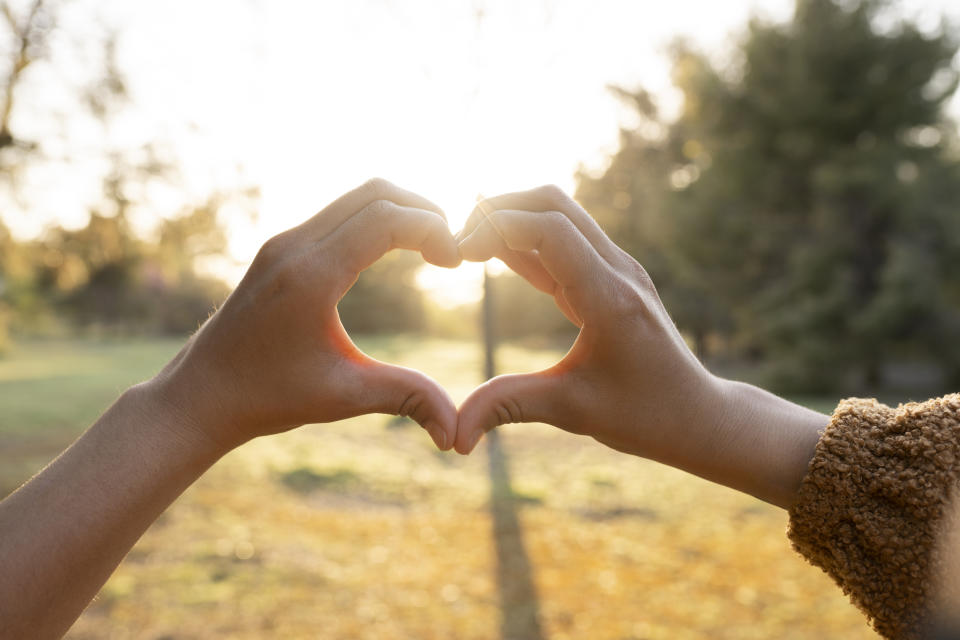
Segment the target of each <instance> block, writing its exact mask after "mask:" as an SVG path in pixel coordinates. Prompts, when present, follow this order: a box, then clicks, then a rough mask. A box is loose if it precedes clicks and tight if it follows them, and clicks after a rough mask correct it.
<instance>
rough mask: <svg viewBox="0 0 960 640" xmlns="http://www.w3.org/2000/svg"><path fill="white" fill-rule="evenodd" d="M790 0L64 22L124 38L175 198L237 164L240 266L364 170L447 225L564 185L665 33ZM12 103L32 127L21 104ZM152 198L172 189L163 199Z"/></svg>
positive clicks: (78, 208) (511, 2)
mask: <svg viewBox="0 0 960 640" xmlns="http://www.w3.org/2000/svg"><path fill="white" fill-rule="evenodd" d="M954 2H955V0H926V1H921V0H914V1H911V2H907V3H905V6H906V7H907V11H908V12H911V13H914V14H915V15H917V16H918V17H920V19H921V20H925V21H926V22H927V23H928V24H930V23H931V20H935V19H936V17H937V16H939V15H940V14H943V13H947V14H952V15H953V16H955V17H958V18H960V8H957V7H955V6H951V4H952V3H954ZM792 5H793V3H792V2H791V1H790V0H753V1H751V0H724V1H723V2H719V1H717V0H671V1H670V2H663V1H662V0H657V1H653V0H619V1H618V0H591V1H586V0H581V1H573V0H528V1H518V0H487V1H479V0H477V1H469V0H403V1H401V0H325V1H324V2H297V1H294V0H248V1H247V2H240V1H238V0H205V1H204V2H197V1H196V0H164V1H162V2H161V1H154V2H129V0H99V1H95V0H76V2H74V3H73V5H72V8H71V10H70V13H69V14H68V15H66V16H65V19H64V25H65V26H67V27H69V26H70V25H82V24H84V23H85V22H86V23H90V22H91V21H93V23H96V22H97V21H98V18H97V16H99V17H100V18H99V22H101V23H105V24H108V25H112V26H113V27H115V28H116V29H117V31H118V33H119V35H120V48H119V63H120V66H121V67H122V68H123V70H124V71H125V72H126V73H127V75H128V78H129V81H130V89H131V92H132V95H133V100H134V106H133V107H132V109H131V112H132V115H129V116H127V117H125V119H124V120H122V121H121V122H119V123H118V124H117V126H116V130H115V131H114V133H113V134H111V135H112V136H114V137H116V138H119V139H121V140H128V141H130V142H134V141H137V140H148V139H157V138H159V139H161V140H163V141H165V143H166V144H167V145H169V147H170V148H171V149H172V151H173V153H174V154H175V155H176V157H177V158H178V159H179V161H180V162H181V163H182V165H183V167H184V169H183V176H184V191H185V192H186V193H195V194H198V195H199V194H203V193H205V192H208V191H209V190H210V189H211V187H216V186H224V185H227V186H229V185H230V184H231V182H233V183H236V182H237V181H238V175H242V177H243V180H244V181H246V182H248V183H252V184H255V185H258V186H260V187H261V189H262V194H263V197H262V201H261V208H260V215H259V217H258V218H257V220H255V221H253V220H250V219H249V218H248V217H245V216H241V215H229V212H227V213H228V215H227V216H226V223H227V225H228V229H229V234H230V242H231V244H230V246H231V253H232V257H233V258H234V260H235V266H234V267H233V268H232V269H228V268H227V267H224V266H223V265H221V266H220V269H221V272H222V273H226V274H228V277H231V278H237V277H238V275H239V274H241V273H242V266H243V265H245V264H246V263H247V262H248V261H249V260H250V259H251V258H252V256H253V255H254V253H255V252H256V250H257V248H258V247H259V246H260V244H262V242H263V241H264V240H265V239H266V238H268V237H269V236H270V235H272V234H274V233H276V232H278V231H281V230H283V229H285V228H287V227H289V226H291V225H294V224H296V223H298V222H300V221H301V220H303V219H304V218H306V217H308V216H309V215H312V214H313V213H315V212H316V211H317V210H319V209H320V208H321V207H322V206H323V205H324V204H326V203H327V202H329V201H330V200H332V199H333V198H335V197H336V196H338V195H339V194H341V193H342V192H344V191H346V190H348V189H350V188H352V187H354V186H356V185H357V184H359V183H361V182H363V181H364V180H366V179H367V178H369V177H371V176H375V175H376V176H382V177H384V178H387V179H389V180H391V181H393V182H395V183H397V184H399V185H401V186H403V187H406V188H408V189H411V190H414V191H417V192H419V193H422V194H423V195H425V196H426V197H428V198H430V199H431V200H433V201H435V202H437V203H438V204H439V205H440V206H441V207H443V208H444V209H445V210H446V212H447V213H448V217H449V218H450V220H451V226H453V227H454V229H456V228H459V226H460V223H461V222H462V221H463V219H464V218H465V217H466V215H467V214H468V213H469V211H470V208H471V205H472V203H473V200H474V198H475V196H476V194H478V193H483V194H487V195H491V194H496V193H502V192H505V191H509V190H516V189H526V188H530V187H533V186H536V185H539V184H542V183H547V182H553V183H557V184H559V185H561V186H562V187H564V188H566V189H568V190H572V189H573V187H574V183H573V174H574V172H575V171H576V169H577V167H578V166H580V165H581V164H584V165H586V166H588V167H592V168H596V167H602V165H603V160H604V158H605V157H606V156H607V155H608V154H609V153H611V152H612V151H614V150H615V149H616V143H617V133H618V128H619V126H620V125H621V124H624V123H628V122H629V114H628V113H626V112H625V110H624V109H623V108H622V107H621V106H620V105H619V104H618V102H617V101H616V100H615V99H614V98H613V97H612V96H611V94H610V93H609V91H608V90H607V88H606V87H607V86H608V85H610V84H617V85H622V86H625V87H628V88H629V87H635V86H639V85H643V86H645V87H647V88H648V89H651V90H653V91H655V92H657V93H658V94H659V95H660V96H661V98H662V100H663V101H664V102H665V103H666V104H667V105H669V104H670V102H671V99H673V100H675V97H671V94H670V91H669V68H668V65H667V63H666V57H665V55H664V53H663V52H664V48H665V45H666V44H667V43H669V42H670V40H671V39H672V38H673V37H675V36H678V35H684V36H687V37H689V38H690V39H691V40H692V41H694V42H695V43H696V44H697V45H698V46H700V47H701V48H704V49H706V50H709V51H713V52H716V55H717V56H718V58H720V59H722V56H723V55H724V52H725V47H726V46H727V45H728V43H729V40H728V36H729V35H730V34H731V33H735V32H737V30H739V29H741V28H742V27H743V26H744V25H745V23H746V20H747V18H748V16H749V15H750V14H751V13H760V14H761V15H764V16H766V17H770V18H774V19H786V18H787V17H788V16H789V13H790V11H791V10H792ZM87 27H89V24H88V25H87ZM81 32H82V30H81ZM45 97H46V96H45ZM18 117H20V118H23V119H24V120H21V122H24V123H25V126H27V125H28V124H29V118H30V115H29V114H27V113H21V114H19V115H18ZM86 144H91V145H95V144H96V140H95V139H93V140H86ZM91 171H92V169H91ZM86 177H87V176H86V175H85V174H84V171H83V169H82V168H73V169H71V170H70V172H68V174H67V175H58V176H56V177H54V178H51V177H50V176H49V175H48V176H46V177H45V178H43V177H40V178H35V179H34V181H35V183H36V184H35V185H34V186H35V190H34V191H33V192H32V193H31V197H30V211H29V213H27V212H19V213H8V212H4V219H5V221H6V222H7V224H8V225H9V226H11V227H12V228H13V229H14V231H15V232H16V233H17V234H18V235H21V236H27V235H33V234H36V233H37V232H38V231H39V230H40V229H42V227H43V225H45V224H49V223H50V222H52V221H56V222H60V223H65V224H68V225H82V224H84V223H85V221H86V211H87V208H86V205H87V204H88V202H89V198H90V197H91V195H92V193H91V187H90V185H89V182H90V181H89V180H86ZM45 181H46V182H45ZM51 181H52V182H51ZM85 183H86V186H84V185H85ZM96 186H97V185H96V183H94V184H93V188H94V189H95V188H96ZM164 197H165V198H167V199H168V200H170V201H171V202H173V201H175V200H176V199H177V198H178V197H181V198H182V197H184V196H183V194H182V193H181V194H169V193H168V194H165V195H164V194H158V195H157V201H158V202H165V201H164ZM152 215H156V212H153V214H152ZM479 277H480V276H479V270H478V269H472V270H470V269H467V268H466V267H464V268H461V269H459V270H457V271H455V272H450V271H445V270H440V269H434V268H426V269H424V270H423V272H422V273H421V274H420V277H419V282H420V284H421V285H422V286H423V287H424V288H426V289H428V290H430V291H432V292H434V293H435V297H436V298H437V299H438V300H439V301H440V302H444V303H448V304H452V303H455V302H463V301H469V300H471V299H475V298H476V297H477V296H478V294H479Z"/></svg>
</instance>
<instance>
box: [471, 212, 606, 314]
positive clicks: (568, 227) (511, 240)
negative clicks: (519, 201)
mask: <svg viewBox="0 0 960 640" xmlns="http://www.w3.org/2000/svg"><path fill="white" fill-rule="evenodd" d="M487 226H490V227H493V229H494V230H495V233H496V236H499V240H502V242H503V243H504V244H505V245H506V246H507V247H508V248H510V249H512V250H513V251H519V252H530V251H533V252H536V255H537V256H538V258H539V260H540V263H541V264H542V265H543V267H544V269H545V270H546V271H547V272H548V273H549V274H550V276H551V277H552V278H553V279H554V280H555V281H556V282H557V283H558V284H559V286H560V287H561V288H562V294H563V296H564V297H565V298H566V299H567V300H568V301H569V302H570V304H571V306H572V307H573V310H574V311H575V312H576V314H577V316H579V317H581V318H583V317H585V315H586V314H591V313H596V312H599V311H601V310H602V308H603V294H604V292H605V291H606V288H607V285H608V280H609V277H610V271H609V269H610V267H609V264H608V263H607V262H606V261H605V260H604V259H603V258H602V257H600V254H598V253H597V251H596V250H595V249H594V248H593V246H592V245H591V244H590V243H589V242H588V241H587V239H586V238H585V237H584V236H583V234H582V233H580V230H579V229H578V228H577V227H576V226H575V225H574V224H573V223H572V222H571V221H570V219H569V218H567V217H566V216H564V215H563V214H562V213H559V212H556V211H546V212H532V211H504V210H500V211H494V212H493V213H491V214H490V215H489V218H488V220H485V221H484V223H483V224H482V225H480V226H479V227H478V228H477V229H476V230H475V231H474V232H473V233H472V234H470V236H468V237H467V238H466V239H464V240H463V241H462V242H461V243H460V251H461V254H462V255H464V256H465V257H467V259H470V260H485V259H489V258H491V257H494V256H495V255H496V252H497V250H498V248H499V247H500V244H499V240H498V239H497V238H496V236H495V235H494V234H491V233H490V229H488V228H486V227H487Z"/></svg>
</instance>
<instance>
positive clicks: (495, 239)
mask: <svg viewBox="0 0 960 640" xmlns="http://www.w3.org/2000/svg"><path fill="white" fill-rule="evenodd" d="M473 235H476V236H477V238H474V239H473V240H472V241H471V243H469V244H464V245H461V246H460V255H461V257H462V258H463V259H464V260H471V261H474V260H475V261H477V262H482V261H485V260H488V259H489V258H490V257H491V256H489V255H487V253H488V250H487V248H488V247H490V246H493V247H495V249H494V252H493V255H492V257H495V258H499V259H500V260H503V262H504V263H505V264H506V265H507V266H508V267H510V269H512V270H513V272H514V273H516V274H517V275H518V276H520V277H521V278H523V279H524V280H526V281H527V282H529V283H530V284H532V285H533V286H534V287H535V288H537V289H539V290H540V291H543V292H544V293H547V294H550V295H551V296H553V299H554V300H555V301H556V303H557V306H558V307H559V308H560V311H562V312H563V315H565V316H566V317H567V319H568V320H569V321H570V322H572V323H573V324H575V325H576V326H578V327H579V326H582V325H583V321H582V320H581V319H580V318H578V317H577V314H576V313H575V312H574V310H573V309H572V308H571V307H570V303H569V302H567V299H566V298H565V297H564V296H563V295H562V287H560V285H559V283H557V281H556V280H554V279H553V276H552V275H550V272H549V271H547V270H546V269H545V268H544V266H543V263H542V262H540V256H539V255H538V254H537V252H536V251H514V250H513V249H511V248H510V247H508V246H507V243H506V241H505V240H504V239H503V237H502V236H501V235H500V234H499V233H497V232H495V231H494V228H493V225H492V224H491V223H490V222H489V221H484V223H483V224H481V225H480V226H479V227H477V228H476V229H475V230H474V232H473Z"/></svg>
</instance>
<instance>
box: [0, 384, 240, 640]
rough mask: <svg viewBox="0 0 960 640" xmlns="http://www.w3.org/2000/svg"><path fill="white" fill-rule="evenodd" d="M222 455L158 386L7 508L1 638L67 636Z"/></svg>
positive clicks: (0, 542) (129, 395) (107, 420)
mask: <svg viewBox="0 0 960 640" xmlns="http://www.w3.org/2000/svg"><path fill="white" fill-rule="evenodd" d="M221 453H222V452H220V451H219V450H217V448H216V447H214V446H213V445H212V443H211V442H209V441H206V440H204V438H203V437H201V436H200V434H199V433H197V432H195V431H191V430H189V429H186V428H184V425H182V424H178V423H177V421H176V419H175V418H174V416H173V415H172V414H171V413H170V412H169V411H167V410H165V409H164V407H162V405H161V403H160V402H159V401H158V400H157V398H156V396H155V394H154V393H153V392H152V388H151V387H150V385H149V384H147V385H141V386H138V387H134V388H133V389H131V390H129V391H127V392H126V393H125V394H124V395H123V396H122V397H121V398H120V399H119V400H118V401H117V402H116V404H114V405H113V406H112V407H111V408H110V409H109V410H108V411H107V412H106V413H105V414H104V415H103V416H102V417H101V418H100V419H99V420H98V421H97V422H96V423H95V424H94V425H93V426H92V427H91V428H90V429H89V430H88V431H87V432H86V433H84V434H83V436H81V437H80V439H78V440H77V441H76V442H75V443H74V444H73V445H72V446H71V447H70V448H69V449H67V450H66V451H65V452H64V453H63V454H62V455H61V456H60V457H58V458H57V459H56V460H55V461H54V462H52V463H51V464H50V465H49V466H48V467H47V468H46V469H44V470H43V471H42V472H41V473H40V474H38V475H37V476H36V477H34V478H33V479H32V480H30V482H28V483H27V484H26V485H24V486H23V487H21V488H20V489H19V490H18V491H16V492H15V493H13V494H12V495H11V496H9V497H8V498H7V499H6V500H4V501H3V502H0V637H11V638H12V637H31V638H55V637H59V636H60V635H62V634H63V633H64V632H65V631H66V630H67V629H68V628H69V627H70V625H71V624H72V623H73V622H74V620H75V619H76V618H77V617H78V616H79V615H80V613H81V612H82V611H83V609H84V607H85V606H86V605H87V603H89V601H90V600H91V599H92V598H93V597H94V595H96V593H97V591H98V590H99V589H100V587H101V586H102V585H103V583H104V582H106V580H107V578H108V577H109V576H110V574H111V573H112V572H113V570H114V569H115V568H116V566H117V565H118V564H119V563H120V561H121V560H122V559H123V557H124V556H125V555H126V553H127V552H128V551H129V550H130V548H131V547H132V546H133V544H134V543H135V542H136V541H137V539H139V537H140V536H141V535H142V534H143V532H144V531H145V530H146V529H147V527H149V526H150V524H151V523H152V522H153V521H154V520H155V519H156V518H157V517H158V516H159V515H160V513H162V512H163V510H164V509H165V508H166V507H167V506H169V504H170V503H171V502H173V500H174V499H176V497H177V496H179V495H180V493H182V492H183V490H184V489H185V488H186V487H188V486H189V485H190V484H191V483H192V482H193V481H194V480H196V479H197V478H198V477H199V476H200V475H201V474H202V473H203V472H204V471H205V470H206V469H207V468H208V467H209V466H210V465H211V464H213V462H215V461H216V459H217V458H218V457H219V456H220V455H221Z"/></svg>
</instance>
